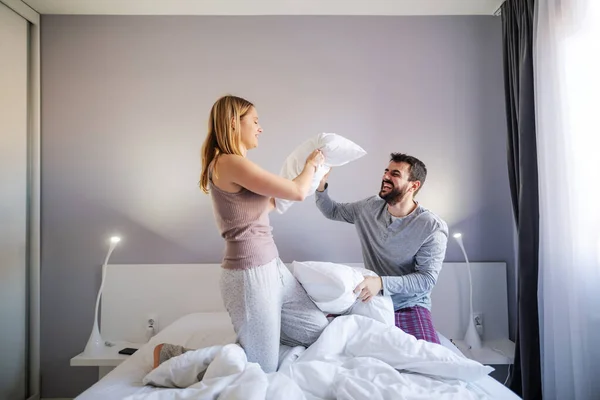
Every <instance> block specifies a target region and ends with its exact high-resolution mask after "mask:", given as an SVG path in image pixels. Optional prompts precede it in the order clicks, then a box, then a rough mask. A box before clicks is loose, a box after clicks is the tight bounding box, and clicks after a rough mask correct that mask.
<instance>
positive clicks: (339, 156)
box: [275, 133, 367, 214]
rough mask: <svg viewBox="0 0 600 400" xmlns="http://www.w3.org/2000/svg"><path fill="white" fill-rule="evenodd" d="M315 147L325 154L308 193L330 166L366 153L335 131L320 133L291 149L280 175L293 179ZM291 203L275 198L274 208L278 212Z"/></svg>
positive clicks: (357, 157)
mask: <svg viewBox="0 0 600 400" xmlns="http://www.w3.org/2000/svg"><path fill="white" fill-rule="evenodd" d="M316 149H321V151H322V152H323V155H324V156H325V162H324V164H323V166H321V167H319V168H318V169H317V172H315V175H314V177H313V180H312V183H311V186H310V190H309V192H308V193H309V195H312V194H313V193H314V192H315V190H317V188H318V187H319V183H320V182H321V179H323V177H324V176H325V174H327V172H329V170H330V169H331V167H340V166H342V165H345V164H347V163H349V162H350V161H354V160H357V159H359V158H361V157H363V156H364V155H365V154H367V152H366V151H365V150H364V149H363V148H362V147H360V146H359V145H357V144H356V143H354V142H352V141H351V140H348V139H346V138H345V137H343V136H340V135H338V134H335V133H320V134H318V135H317V136H315V137H313V138H311V139H309V140H307V141H305V142H304V143H302V144H301V145H300V146H298V147H296V149H295V150H294V151H292V153H291V154H290V155H289V156H288V157H287V158H286V159H285V161H284V163H283V166H282V167H281V171H280V175H281V176H283V177H284V178H287V179H295V178H296V177H297V176H298V175H300V173H301V172H302V170H303V169H304V165H305V164H306V158H307V157H308V156H309V155H310V153H312V152H313V151H314V150H316ZM293 203H294V201H292V200H284V199H275V205H276V207H277V208H276V209H277V212H278V213H280V214H283V213H284V212H285V211H287V209H288V208H290V207H291V206H292V204H293Z"/></svg>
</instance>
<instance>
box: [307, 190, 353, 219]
mask: <svg viewBox="0 0 600 400" xmlns="http://www.w3.org/2000/svg"><path fill="white" fill-rule="evenodd" d="M327 186H328V184H327V183H325V184H324V185H322V186H320V187H319V188H318V189H317V192H316V193H315V198H316V202H317V208H318V209H319V210H320V211H321V213H322V214H323V215H324V216H325V217H326V218H329V219H331V220H334V221H342V222H348V223H351V224H353V223H354V220H355V219H356V203H337V202H335V201H333V200H331V198H330V197H329V194H328V193H327Z"/></svg>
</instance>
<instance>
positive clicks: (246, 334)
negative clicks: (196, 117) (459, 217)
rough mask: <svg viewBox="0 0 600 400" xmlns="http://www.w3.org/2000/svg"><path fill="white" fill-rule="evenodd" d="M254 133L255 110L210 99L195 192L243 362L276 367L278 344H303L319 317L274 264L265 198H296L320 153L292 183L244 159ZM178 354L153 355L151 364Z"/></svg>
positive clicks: (238, 101) (165, 350) (316, 330)
mask: <svg viewBox="0 0 600 400" xmlns="http://www.w3.org/2000/svg"><path fill="white" fill-rule="evenodd" d="M262 131H263V130H262V128H261V126H260V124H259V121H258V113H257V111H256V108H255V107H254V105H253V104H252V103H250V102H249V101H247V100H245V99H242V98H240V97H235V96H224V97H222V98H220V99H219V100H217V102H216V103H215V104H214V105H213V107H212V110H211V112H210V116H209V121H208V134H207V136H206V139H205V141H204V145H203V147H202V174H201V179H200V187H201V189H202V190H203V191H204V192H205V193H210V195H211V197H212V204H213V209H214V214H215V218H216V223H217V227H218V228H219V231H220V233H221V236H222V237H223V238H224V239H225V256H224V258H223V263H222V267H223V272H222V275H221V282H220V285H221V295H222V297H223V302H224V304H225V307H226V308H227V311H228V312H229V315H230V317H231V321H232V324H233V327H234V330H235V332H236V334H237V336H238V342H239V344H240V345H241V346H242V347H243V348H244V350H245V352H246V354H247V357H248V361H250V362H256V363H258V364H260V366H261V367H262V369H263V370H264V371H265V372H266V373H269V372H274V371H276V369H277V364H278V359H279V344H280V343H283V344H286V345H289V346H297V345H301V346H306V347H308V346H310V345H311V344H312V343H313V342H315V340H317V338H318V337H319V335H320V334H321V332H322V331H323V329H324V328H325V326H327V323H328V321H327V319H326V317H325V315H324V314H323V312H321V311H320V310H319V309H318V308H317V306H316V305H315V304H314V303H313V302H312V300H311V299H310V298H309V297H308V295H307V294H306V291H305V290H304V288H303V287H302V286H301V285H300V283H299V282H298V281H297V280H296V279H295V278H294V276H293V275H292V274H291V273H290V272H289V271H288V269H287V267H286V266H285V265H284V264H283V263H282V262H281V260H280V259H279V253H278V251H277V246H276V245H275V242H274V240H273V235H272V233H271V231H272V228H271V225H270V222H269V215H268V214H269V212H270V211H272V210H273V209H274V200H273V198H280V199H288V200H303V199H304V198H305V197H306V196H307V195H308V191H309V188H310V184H311V180H312V178H313V176H314V173H315V171H316V169H317V168H318V167H319V166H320V165H321V164H322V163H323V161H324V157H323V154H322V153H321V152H320V151H319V150H316V151H314V152H313V153H312V154H310V156H309V157H308V158H307V160H306V163H305V166H304V169H303V171H302V173H301V174H300V175H299V176H298V177H296V178H295V179H294V180H288V179H285V178H282V177H280V176H278V175H275V174H272V173H270V172H268V171H266V170H264V169H262V168H261V167H259V166H258V165H256V164H255V163H253V162H252V161H250V160H248V159H247V158H246V154H247V152H248V151H249V150H251V149H253V148H256V147H257V146H258V141H259V137H260V135H261V134H262ZM183 351H185V349H183V348H181V347H178V346H171V345H165V346H161V347H158V346H157V348H156V349H155V366H156V365H158V364H159V363H161V362H163V361H164V360H165V359H168V358H170V357H172V356H173V355H177V354H180V353H181V352H183Z"/></svg>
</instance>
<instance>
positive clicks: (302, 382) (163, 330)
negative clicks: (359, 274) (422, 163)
mask: <svg viewBox="0 0 600 400" xmlns="http://www.w3.org/2000/svg"><path fill="white" fill-rule="evenodd" d="M499 264H501V263H482V264H475V268H473V280H474V282H475V283H477V282H479V283H483V281H485V280H486V279H497V276H493V275H494V274H495V273H498V271H502V265H499ZM353 265H358V264H353ZM472 266H473V265H472ZM494 266H495V267H494ZM107 268H108V269H107V278H106V284H105V291H104V293H103V298H102V314H101V316H102V317H101V321H102V334H103V337H104V338H105V339H107V340H109V341H111V340H112V341H127V342H138V343H140V342H143V341H144V335H145V324H144V322H145V320H146V319H147V318H148V317H149V316H151V317H153V318H155V320H156V322H157V324H158V330H159V331H158V333H157V334H156V335H155V336H154V337H152V338H151V339H150V340H149V341H147V342H146V343H144V344H143V345H141V347H140V348H139V350H138V351H137V352H135V353H134V354H133V355H132V356H130V357H129V358H128V359H127V360H126V361H124V362H123V363H121V364H120V365H119V366H118V367H116V368H115V369H114V370H112V371H111V372H109V373H108V374H107V375H106V376H104V377H103V378H102V379H100V380H99V381H98V382H97V383H96V384H94V385H93V386H91V387H90V388H89V389H88V390H86V391H85V392H83V393H81V394H80V395H79V396H78V397H77V398H76V399H77V400H99V399H127V400H138V399H141V398H144V399H157V400H164V399H172V400H175V399H201V398H202V399H204V398H219V399H225V398H228V399H237V398H244V399H253V398H269V399H277V398H286V399H290V400H292V399H296V398H298V399H301V398H305V399H306V400H316V399H322V398H347V399H361V398H365V399H366V398H382V399H383V398H390V397H389V395H390V393H395V394H396V395H394V396H393V397H391V398H406V399H427V398H445V399H459V398H461V399H463V398H473V399H491V400H501V399H502V400H513V399H519V397H518V396H516V395H515V394H514V393H513V392H512V391H510V390H509V389H507V388H506V387H505V386H504V385H502V384H501V383H500V382H498V381H497V380H495V379H493V378H492V377H490V376H488V375H487V374H481V377H480V378H477V379H476V380H473V381H471V382H469V383H465V381H463V380H461V379H450V378H451V377H448V376H446V377H444V376H443V374H444V373H446V372H445V371H450V374H453V373H455V372H456V371H462V372H464V373H465V374H467V375H468V376H474V375H473V373H481V371H480V370H479V369H477V367H476V366H474V365H472V364H467V361H468V362H472V363H475V362H473V361H471V360H468V359H467V358H466V357H465V356H464V355H463V354H462V353H461V351H460V350H459V348H457V347H456V346H455V345H454V344H453V343H452V342H451V341H450V340H449V339H448V336H449V335H448V333H449V332H450V333H451V334H452V332H453V331H452V329H454V328H453V327H457V328H458V329H460V325H461V323H462V321H461V317H460V316H458V315H454V316H448V315H445V316H444V318H442V317H441V316H440V318H439V319H440V323H439V324H438V321H437V320H436V316H435V313H434V321H435V323H436V328H437V327H438V325H439V326H440V327H442V329H439V328H438V334H439V336H440V340H441V342H442V346H439V345H433V344H431V346H435V347H436V348H433V349H428V348H418V346H417V344H415V343H414V342H410V339H407V338H406V337H403V336H401V337H399V338H398V339H397V340H400V341H402V342H398V341H397V342H394V343H391V342H390V344H388V346H389V347H388V348H389V349H391V350H392V352H393V350H394V349H406V352H408V353H411V352H412V357H413V359H410V360H409V361H410V362H408V363H406V362H405V364H403V365H405V366H406V365H409V366H408V367H406V369H405V368H404V367H397V368H396V369H394V368H390V366H389V365H387V364H385V363H382V362H380V361H378V360H377V359H374V358H373V357H370V356H371V355H372V354H371V353H369V354H367V353H364V354H362V353H361V354H359V353H360V351H362V350H357V349H356V348H354V349H353V350H348V349H351V346H352V344H351V343H350V341H351V338H355V339H356V338H357V337H358V339H356V340H362V342H361V343H366V342H369V340H366V339H365V338H366V337H367V336H365V338H362V339H361V338H360V337H359V336H360V334H361V332H369V335H371V336H369V337H375V336H373V335H374V333H373V332H375V331H377V329H379V330H381V332H380V333H381V334H382V335H383V336H381V337H382V338H387V337H390V336H391V335H390V334H389V332H388V333H385V332H384V331H383V329H384V328H382V327H381V326H380V325H383V324H380V323H378V322H376V321H373V320H370V319H368V318H365V317H360V318H362V319H358V318H359V316H356V318H355V316H349V317H344V318H341V317H338V318H336V319H335V321H336V324H335V326H334V324H333V323H332V324H331V325H330V327H328V328H327V329H326V331H325V332H324V334H323V335H322V338H321V339H323V341H322V343H320V344H319V342H317V343H316V344H315V345H313V346H311V347H310V348H309V349H303V348H287V347H285V346H282V348H281V351H280V370H279V371H280V372H278V373H277V374H269V376H264V374H262V375H261V373H262V371H254V372H252V371H251V369H250V368H246V371H248V372H247V374H248V376H245V377H243V378H240V379H241V380H238V382H237V386H236V385H235V384H231V385H229V386H227V385H225V384H224V383H223V382H226V380H223V379H221V380H220V381H218V382H217V383H216V384H215V387H216V389H215V388H214V387H207V385H208V384H207V385H204V387H201V388H200V389H198V388H199V386H198V385H196V386H195V389H191V388H188V389H183V388H181V389H168V388H157V387H153V386H151V385H145V384H144V378H145V377H147V376H148V373H149V372H150V371H152V360H153V350H154V347H155V346H156V345H157V344H159V343H172V344H180V345H183V346H185V347H188V348H191V349H201V350H198V351H196V352H189V354H188V355H190V356H192V355H195V353H200V352H201V351H203V350H205V349H212V348H214V349H217V350H219V351H223V352H224V351H225V350H231V349H232V348H233V347H235V346H236V345H235V344H234V342H235V334H234V332H233V328H232V327H231V322H230V320H229V316H228V314H227V313H226V312H225V311H224V309H223V305H222V301H221V299H220V294H219V292H218V278H219V274H220V270H219V266H218V265H215V264H194V265H192V264H183V265H109V266H108V267H107ZM444 268H446V271H445V275H444V276H442V274H441V275H440V279H439V281H438V285H439V288H437V289H439V290H437V293H436V296H434V300H433V301H434V302H435V301H436V298H437V301H438V302H440V303H441V302H444V303H446V302H445V301H444V300H447V299H445V297H447V296H455V299H454V303H457V304H458V307H459V308H460V306H461V305H462V303H463V302H464V301H463V298H462V297H463V296H458V297H456V296H457V291H458V292H460V293H462V286H461V285H462V283H461V282H462V280H463V279H462V274H463V273H464V271H463V269H464V265H460V264H459V263H457V264H451V265H450V264H448V265H444ZM443 270H444V269H443ZM492 271H495V272H492ZM500 286H501V285H500ZM485 293H488V294H489V290H488V291H475V292H474V298H475V297H476V296H482V295H485ZM494 298H495V299H496V297H494ZM496 302H497V299H496ZM502 308H503V307H501V306H500V307H499V306H498V305H497V304H496V305H494V306H493V309H494V312H497V311H498V310H499V309H502ZM438 311H439V310H438ZM441 311H444V312H447V310H441ZM488 311H489V310H488ZM489 312H491V311H489ZM338 320H339V322H338ZM371 323H375V324H379V325H377V326H375V325H371ZM336 329H337V331H336ZM352 329H355V330H356V332H355V333H348V332H351V331H352ZM328 330H329V331H330V332H327V331H328ZM496 330H497V329H496ZM395 331H400V330H398V329H395ZM400 332H401V331H400ZM487 333H488V335H490V336H491V337H492V339H493V334H494V332H493V331H492V329H490V330H489V332H487ZM394 334H396V333H395V332H394ZM344 335H348V336H349V337H348V343H345V344H344V345H343V346H342V347H340V348H339V349H342V350H343V351H350V353H352V354H353V356H352V357H347V354H344V357H345V358H344V360H345V361H344V362H345V364H344V368H346V369H344V370H343V371H345V372H346V371H350V372H349V373H348V374H346V375H344V376H343V377H342V378H343V380H341V378H340V376H339V373H338V375H336V376H335V377H334V376H333V375H331V376H328V374H329V373H331V374H333V372H331V371H333V370H334V369H335V368H333V367H332V365H335V367H336V368H337V367H340V365H341V364H340V363H341V362H340V363H338V364H336V362H338V361H339V360H338V358H336V357H337V356H335V355H336V354H337V353H336V354H333V353H335V351H333V350H332V354H325V355H324V353H327V352H328V351H329V350H330V349H332V348H333V347H336V346H337V345H339V342H343V341H344V339H342V337H344ZM404 335H405V336H410V335H406V334H404ZM450 337H452V336H450ZM454 337H460V336H454ZM410 338H412V337H410ZM321 339H319V341H321ZM413 339H414V338H413ZM356 340H355V342H356ZM373 342H377V343H381V342H382V341H381V340H373ZM317 344H319V346H321V347H320V348H319V346H317ZM428 345H429V344H428ZM377 346H379V344H377ZM313 347H315V348H317V350H315V349H313ZM355 347H356V345H355ZM363 347H364V346H363ZM366 347H369V346H366ZM371 347H372V346H371ZM339 349H338V350H339ZM233 350H235V348H233ZM384 350H385V349H384ZM448 350H449V351H448ZM403 351H404V350H403ZM428 351H430V352H433V353H432V354H433V356H432V357H433V359H434V361H435V362H433V363H431V364H430V363H423V362H416V363H415V360H416V359H414V357H416V356H419V357H420V355H419V354H427V352H428ZM371 352H375V353H376V354H382V353H388V354H387V355H388V356H390V357H397V359H398V360H400V359H407V357H408V358H410V357H411V354H408V355H406V354H398V356H396V355H393V354H392V353H391V352H388V351H383V350H382V349H381V348H373V347H372V348H371ZM444 352H446V353H444ZM338 353H339V352H338ZM448 353H451V354H452V357H455V358H452V357H450V356H449V355H448ZM436 354H437V355H436ZM385 356H386V355H385V354H384V355H382V356H381V357H379V358H381V359H384V358H385ZM436 357H437V358H436ZM375 358H378V357H377V356H376V357H375ZM190 359H191V358H190ZM395 359H396V358H394V360H395ZM461 360H464V361H461ZM226 361H227V360H226ZM417 361H418V360H417ZM389 363H390V364H393V360H392V361H390V362H389ZM165 364H167V363H165ZM350 364H354V365H353V366H352V365H350ZM358 364H360V365H358ZM477 364H478V363H477ZM349 365H350V366H349ZM365 365H367V366H368V368H367V367H365ZM430 366H432V368H434V369H433V370H431V369H430ZM353 368H354V369H353ZM360 368H363V369H362V370H361V369H360ZM386 368H388V369H386ZM419 368H425V369H424V370H423V369H421V370H419ZM435 368H438V370H435ZM242 369H243V368H242ZM389 370H393V374H392V375H390V374H389ZM399 370H400V371H401V372H398V371H399ZM282 371H283V372H282ZM336 371H338V372H339V371H340V369H339V368H338V369H337V370H336ZM415 371H416V372H415ZM430 371H433V372H431V373H430ZM438 371H441V372H440V374H441V375H439V376H438V375H436V374H438ZM462 372H461V373H462ZM208 373H209V372H208V371H207V372H206V374H208ZM252 374H254V375H252ZM352 374H354V375H352ZM369 374H371V375H372V376H371V378H369V379H367V380H365V379H364V378H365V377H367V376H368V375H369ZM386 374H387V375H386ZM469 374H470V375H469ZM465 376H466V375H465ZM211 377H212V375H211ZM386 379H387V381H386ZM396 379H403V380H398V381H396ZM391 380H394V381H393V382H392V381H391ZM206 381H207V382H208V381H209V380H208V379H206ZM261 382H262V383H261ZM334 383H335V385H334ZM261 384H262V385H263V386H260V385H261ZM372 385H375V386H373V387H371V386H372ZM394 385H396V386H394ZM225 386H227V387H228V389H227V390H226V389H225ZM330 387H331V388H336V389H335V390H336V392H335V393H334V392H332V391H331V390H333V389H331V388H330ZM282 388H283V389H282ZM394 388H398V391H394V390H395V389H394ZM236 390H237V391H236ZM281 390H285V391H286V394H285V396H283V397H282V395H281V393H282V392H281V393H280V392H279V391H281ZM386 390H387V392H386ZM390 390H392V392H390ZM402 390H404V391H405V392H404V393H403V394H401V395H400V391H402ZM239 393H243V395H240V394H239ZM325 393H326V394H327V395H325ZM374 393H377V396H379V397H377V396H376V397H372V396H373V395H374ZM434 393H435V396H433V397H431V396H432V395H433V394H434ZM461 393H462V394H461ZM398 395H400V397H398ZM361 396H362V397H361Z"/></svg>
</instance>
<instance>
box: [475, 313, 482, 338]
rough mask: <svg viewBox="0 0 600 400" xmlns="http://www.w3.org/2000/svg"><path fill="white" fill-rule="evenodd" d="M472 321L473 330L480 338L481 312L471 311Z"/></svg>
mask: <svg viewBox="0 0 600 400" xmlns="http://www.w3.org/2000/svg"><path fill="white" fill-rule="evenodd" d="M473 323H474V324H475V330H476V331H477V333H478V334H479V337H480V338H483V313H480V312H474V313H473Z"/></svg>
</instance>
